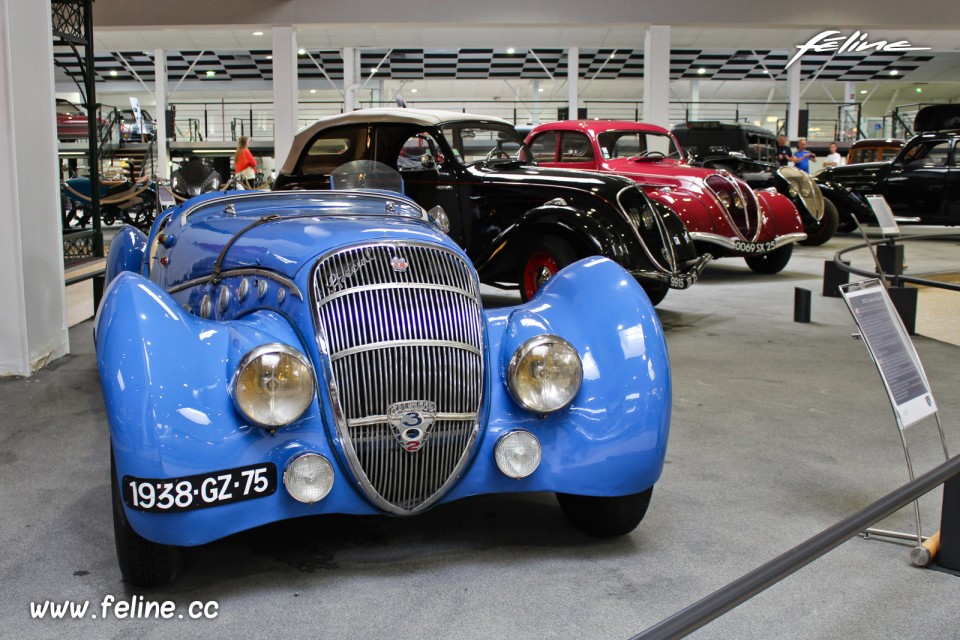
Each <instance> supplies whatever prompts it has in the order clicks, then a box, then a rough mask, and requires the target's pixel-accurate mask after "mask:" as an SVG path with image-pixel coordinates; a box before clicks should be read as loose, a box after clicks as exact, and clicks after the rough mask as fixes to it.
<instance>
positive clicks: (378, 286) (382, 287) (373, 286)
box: [318, 282, 470, 305]
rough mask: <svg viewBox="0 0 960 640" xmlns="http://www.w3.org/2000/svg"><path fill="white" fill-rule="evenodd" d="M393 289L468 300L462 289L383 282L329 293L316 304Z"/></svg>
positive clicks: (414, 283) (438, 285) (447, 286)
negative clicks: (461, 297)
mask: <svg viewBox="0 0 960 640" xmlns="http://www.w3.org/2000/svg"><path fill="white" fill-rule="evenodd" d="M393 289H420V290H422V289H432V290H434V291H449V292H450V293H456V294H458V295H462V296H464V297H465V298H469V297H470V294H468V293H467V292H466V291H464V290H463V289H459V288H457V287H452V286H450V285H445V284H420V283H417V282H385V283H383V284H367V285H362V286H359V287H353V288H349V289H344V290H343V291H338V292H336V293H331V294H330V295H328V296H327V297H326V298H324V299H323V300H321V301H320V302H319V303H318V304H320V305H325V304H327V303H328V302H332V301H333V300H336V299H337V298H342V297H343V296H346V295H350V294H351V293H362V292H365V291H382V290H393Z"/></svg>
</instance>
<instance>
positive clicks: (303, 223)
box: [155, 192, 456, 287]
mask: <svg viewBox="0 0 960 640" xmlns="http://www.w3.org/2000/svg"><path fill="white" fill-rule="evenodd" d="M289 193H291V194H294V195H302V194H303V192H299V193H298V192H289ZM328 195H329V194H328ZM333 196H334V197H323V196H322V195H321V196H318V197H311V198H310V200H311V203H312V204H311V206H310V207H307V206H306V203H304V202H302V201H300V202H298V201H297V199H296V198H293V199H291V198H282V197H280V198H278V197H275V196H274V197H266V198H261V199H259V200H260V201H258V202H242V201H238V200H231V199H230V198H223V197H220V198H212V199H209V200H207V205H206V206H202V207H200V208H199V209H197V208H194V209H193V210H191V209H189V208H182V210H180V211H175V212H174V216H173V218H172V219H171V222H170V224H169V225H168V226H167V228H166V229H164V232H163V233H164V235H165V238H164V242H163V245H164V248H165V250H164V249H161V250H160V254H159V255H158V258H162V257H165V258H166V265H163V263H162V262H161V263H160V264H159V265H157V266H155V268H160V269H164V271H165V272H164V273H163V274H162V276H161V277H160V278H157V280H158V281H161V283H162V284H163V285H165V286H167V287H172V286H175V285H177V284H180V283H183V282H186V281H189V280H194V279H197V278H202V277H204V276H207V275H209V274H210V273H212V271H213V269H214V267H215V265H216V263H217V261H218V260H220V261H221V264H220V270H221V271H227V270H230V269H249V268H255V269H265V270H269V271H272V272H276V273H278V274H280V275H283V276H285V277H287V278H290V279H295V278H296V275H297V273H298V272H299V271H300V270H301V269H302V268H303V267H305V266H310V265H312V264H313V263H314V262H315V261H316V259H317V258H318V257H319V256H320V255H322V254H324V253H327V252H328V251H331V250H333V249H335V248H337V247H341V246H344V245H349V244H354V243H360V242H376V241H382V240H402V241H409V242H428V243H434V244H442V245H445V246H447V247H450V248H455V246H456V245H455V244H454V243H453V241H451V240H450V239H449V238H448V237H447V236H446V235H445V234H443V233H442V232H441V231H440V230H439V229H437V228H436V227H435V226H434V225H433V224H431V223H429V222H427V221H426V220H425V219H424V218H423V216H422V209H420V208H419V207H416V206H415V205H413V204H412V203H411V202H410V201H408V200H406V199H404V198H402V197H401V196H396V197H390V196H383V197H379V198H373V199H370V198H366V197H359V198H358V197H352V196H341V195H340V194H336V193H335V192H334V194H333ZM388 203H390V204H389V206H391V207H392V208H393V209H394V212H390V213H386V212H385V208H386V207H387V206H388ZM230 205H233V208H234V209H235V212H230V211H228V207H229V206H230ZM221 254H222V257H221ZM161 265H162V266H161Z"/></svg>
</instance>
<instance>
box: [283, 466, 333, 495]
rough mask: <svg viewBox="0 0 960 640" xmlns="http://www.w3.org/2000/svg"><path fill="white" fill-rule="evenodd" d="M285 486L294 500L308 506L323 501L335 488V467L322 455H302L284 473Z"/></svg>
mask: <svg viewBox="0 0 960 640" xmlns="http://www.w3.org/2000/svg"><path fill="white" fill-rule="evenodd" d="M283 486H285V487H286V488H287V492H288V493H289V494H290V495H291V496H292V497H293V499H294V500H298V501H300V502H305V503H307V504H313V503H314V502H318V501H320V500H323V499H324V498H326V497H327V494H328V493H330V489H332V488H333V465H331V464H330V461H329V460H327V459H326V458H324V457H323V456H321V455H320V454H317V453H304V454H301V455H299V456H297V457H296V458H294V459H293V460H292V461H291V462H290V464H288V465H287V469H286V471H284V472H283Z"/></svg>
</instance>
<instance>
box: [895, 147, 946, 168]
mask: <svg viewBox="0 0 960 640" xmlns="http://www.w3.org/2000/svg"><path fill="white" fill-rule="evenodd" d="M949 156H950V141H949V140H924V141H922V142H918V143H917V144H915V145H913V146H912V147H910V148H909V149H907V150H906V152H905V153H904V154H903V161H904V163H905V164H909V165H910V166H913V167H942V166H944V165H946V164H947V158H948V157H949Z"/></svg>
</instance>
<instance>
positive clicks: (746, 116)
mask: <svg viewBox="0 0 960 640" xmlns="http://www.w3.org/2000/svg"><path fill="white" fill-rule="evenodd" d="M395 104H396V103H395V102H394V101H393V100H364V101H361V102H360V103H359V106H360V107H361V108H371V107H392V106H394V105H395ZM408 104H409V106H411V107H420V108H425V109H442V110H446V111H460V112H463V113H475V114H479V115H486V116H492V117H498V118H503V119H505V120H508V121H509V122H511V123H513V124H514V125H515V126H530V125H534V124H538V123H540V122H552V121H555V120H559V119H566V118H567V117H568V114H567V106H568V103H567V101H566V100H562V99H556V98H552V97H547V98H544V97H542V96H537V97H530V98H529V99H527V98H523V97H520V96H518V97H517V98H516V99H513V100H416V99H410V100H408ZM788 106H789V105H788V103H786V102H770V101H709V102H696V103H695V102H689V101H673V102H670V106H669V118H670V124H671V126H672V125H677V124H681V123H683V122H688V121H690V120H716V121H719V122H725V123H738V124H751V125H756V126H761V127H764V128H767V129H769V130H770V131H771V132H772V133H775V134H778V133H782V132H784V131H785V130H786V121H787V110H788ZM804 108H805V109H806V111H807V114H808V117H807V122H808V127H807V129H808V130H807V132H806V134H807V135H806V137H807V138H808V139H810V140H823V141H826V140H830V141H833V140H848V139H854V138H856V137H862V133H861V132H860V105H859V104H857V103H833V102H829V103H827V102H807V103H805V104H804ZM173 109H174V112H175V126H174V132H175V138H174V139H179V140H186V141H190V142H198V141H215V142H227V141H229V142H234V141H236V139H237V138H238V137H240V136H241V135H245V136H248V137H249V138H250V139H251V140H272V139H273V125H274V114H273V103H272V102H267V101H262V102H244V101H227V100H221V101H219V102H178V103H176V104H175V105H173ZM581 109H582V110H584V111H585V112H586V114H587V117H588V118H596V119H600V120H628V121H638V120H641V119H642V117H643V101H641V100H583V101H581ZM342 111H343V103H342V102H340V101H338V100H301V101H300V103H299V111H298V117H297V120H298V123H297V124H298V126H300V127H303V126H306V125H308V124H311V123H313V122H315V121H316V120H318V119H319V118H322V117H325V116H330V115H335V114H338V113H341V112H342Z"/></svg>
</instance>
